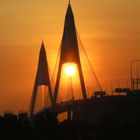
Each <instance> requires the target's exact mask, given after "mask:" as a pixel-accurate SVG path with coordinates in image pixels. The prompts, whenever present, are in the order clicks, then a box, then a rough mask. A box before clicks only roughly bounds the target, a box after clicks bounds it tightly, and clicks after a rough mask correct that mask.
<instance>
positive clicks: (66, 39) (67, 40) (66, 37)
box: [54, 3, 87, 102]
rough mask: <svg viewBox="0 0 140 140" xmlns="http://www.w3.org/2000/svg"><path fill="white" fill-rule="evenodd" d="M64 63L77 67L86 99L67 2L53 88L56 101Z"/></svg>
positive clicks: (74, 28)
mask: <svg viewBox="0 0 140 140" xmlns="http://www.w3.org/2000/svg"><path fill="white" fill-rule="evenodd" d="M66 63H74V64H76V65H77V67H78V73H79V77H80V84H81V90H82V95H83V99H84V100H85V99H87V94H86V88H85V82H84V77H83V72H82V66H81V62H80V55H79V49H78V41H77V32H76V27H75V21H74V15H73V12H72V8H71V5H70V3H69V5H68V8H67V13H66V17H65V25H64V32H63V37H62V43H61V52H60V61H59V66H58V73H57V78H56V85H55V90H54V101H55V102H56V100H57V96H58V89H59V83H60V78H61V71H62V65H63V64H66Z"/></svg>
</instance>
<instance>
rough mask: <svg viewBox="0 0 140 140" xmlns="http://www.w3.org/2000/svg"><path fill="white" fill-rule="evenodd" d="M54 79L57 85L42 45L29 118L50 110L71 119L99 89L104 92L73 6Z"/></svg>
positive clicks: (69, 9) (67, 16)
mask: <svg viewBox="0 0 140 140" xmlns="http://www.w3.org/2000/svg"><path fill="white" fill-rule="evenodd" d="M52 79H53V82H52V80H50V74H49V66H48V61H47V56H46V51H45V45H44V43H43V42H42V45H41V49H40V55H39V62H38V70H37V74H36V79H35V84H34V89H33V94H32V98H31V103H30V107H29V112H28V113H29V117H32V116H35V115H36V114H38V113H40V112H42V111H43V110H44V109H47V110H50V111H53V112H57V113H58V114H59V113H62V112H68V114H70V115H68V117H70V118H71V113H72V112H73V111H74V110H76V109H77V108H79V107H80V106H82V104H84V103H87V102H88V101H89V100H90V98H91V96H93V93H94V91H95V90H96V91H97V90H98V91H100V92H102V88H101V85H100V83H99V81H98V79H97V76H96V74H95V72H94V70H93V68H92V65H91V63H90V61H89V58H88V55H87V53H86V51H85V49H84V47H83V44H82V42H81V40H80V37H79V35H78V32H77V30H76V25H75V19H74V15H73V11H72V7H71V4H70V3H69V5H68V8H67V12H66V16H65V24H64V31H63V37H62V41H61V45H60V49H59V53H58V56H57V61H56V65H55V68H54V72H53V76H52Z"/></svg>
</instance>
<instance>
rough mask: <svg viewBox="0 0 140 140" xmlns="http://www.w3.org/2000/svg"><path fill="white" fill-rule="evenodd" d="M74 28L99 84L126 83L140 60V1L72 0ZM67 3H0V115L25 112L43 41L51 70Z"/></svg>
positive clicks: (8, 0) (57, 0)
mask: <svg viewBox="0 0 140 140" xmlns="http://www.w3.org/2000/svg"><path fill="white" fill-rule="evenodd" d="M71 3H72V7H73V11H74V15H75V20H76V26H77V30H78V32H79V34H80V37H81V40H82V42H83V44H84V47H85V49H86V51H87V54H88V55H89V58H90V60H91V62H92V64H93V66H94V70H95V72H96V73H97V75H98V78H99V80H100V81H101V82H105V81H109V80H112V79H120V78H121V79H128V78H129V71H130V61H131V60H132V59H140V24H139V23H140V8H139V7H140V1H138V0H133V1H132V0H88V1H87V0H76V1H74V0H71ZM67 5H68V1H67V0H40V1H38V0H12V1H11V0H0V111H5V110H8V111H9V110H10V111H17V110H27V108H28V106H29V101H30V96H31V93H32V89H33V83H34V79H35V74H36V70H37V62H38V54H39V49H40V45H41V40H42V39H43V40H44V42H45V45H46V50H47V53H48V57H49V58H48V59H49V62H51V66H50V67H51V68H53V65H54V63H55V59H53V58H55V57H56V55H57V51H58V48H59V46H60V42H61V38H62V32H63V26H64V16H65V12H66V8H67Z"/></svg>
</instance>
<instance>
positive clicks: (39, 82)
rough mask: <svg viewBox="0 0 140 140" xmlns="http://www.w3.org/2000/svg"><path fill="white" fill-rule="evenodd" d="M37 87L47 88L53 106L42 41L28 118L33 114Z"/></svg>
mask: <svg viewBox="0 0 140 140" xmlns="http://www.w3.org/2000/svg"><path fill="white" fill-rule="evenodd" d="M39 86H47V87H48V91H49V93H48V94H49V98H50V101H51V104H53V97H52V90H51V84H50V77H49V69H48V61H47V56H46V51H45V45H44V43H43V40H42V44H41V48H40V53H39V61H38V69H37V74H36V79H35V83H34V89H33V94H32V98H31V103H30V108H29V117H32V116H33V114H34V112H35V104H36V98H37V91H38V87H39Z"/></svg>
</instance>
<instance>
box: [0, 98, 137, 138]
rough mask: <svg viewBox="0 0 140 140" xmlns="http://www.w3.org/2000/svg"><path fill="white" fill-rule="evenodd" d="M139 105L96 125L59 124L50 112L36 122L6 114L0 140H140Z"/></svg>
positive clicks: (107, 116) (1, 127)
mask: <svg viewBox="0 0 140 140" xmlns="http://www.w3.org/2000/svg"><path fill="white" fill-rule="evenodd" d="M139 105H140V102H139V100H137V102H136V100H134V104H133V106H129V105H128V107H129V108H130V107H131V111H129V113H128V114H125V115H122V113H123V111H122V112H121V113H118V112H114V113H109V114H106V115H104V116H103V118H102V119H101V120H100V121H99V122H96V123H87V122H80V121H74V120H73V121H64V122H62V123H59V122H58V120H57V117H56V114H52V113H49V112H48V111H46V112H45V113H44V115H42V116H41V117H39V118H37V119H36V120H35V121H34V122H31V121H29V120H28V118H27V115H26V114H23V113H21V114H19V116H16V115H13V114H10V113H7V114H5V115H4V116H1V117H0V140H137V139H140V118H138V116H139V115H140V106H139ZM135 108H137V109H135ZM124 112H125V110H124ZM132 114H135V115H132ZM123 116H125V118H122V117H123Z"/></svg>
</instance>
